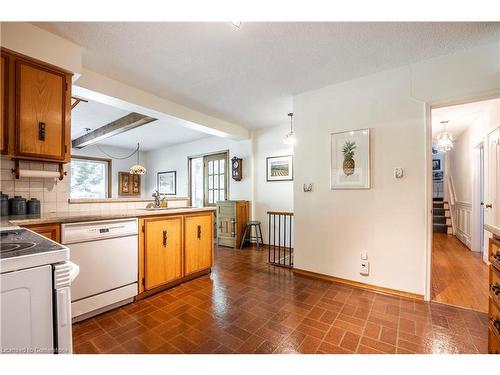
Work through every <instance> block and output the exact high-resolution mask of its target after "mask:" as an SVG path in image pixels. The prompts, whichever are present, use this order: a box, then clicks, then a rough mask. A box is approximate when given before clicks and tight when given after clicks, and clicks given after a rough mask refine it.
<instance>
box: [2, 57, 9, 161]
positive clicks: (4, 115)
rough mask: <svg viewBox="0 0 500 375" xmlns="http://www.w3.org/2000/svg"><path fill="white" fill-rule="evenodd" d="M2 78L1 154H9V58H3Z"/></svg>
mask: <svg viewBox="0 0 500 375" xmlns="http://www.w3.org/2000/svg"><path fill="white" fill-rule="evenodd" d="M0 61H1V76H0V84H1V88H0V152H1V153H2V154H5V153H7V134H8V129H7V88H8V78H9V75H8V69H7V68H8V63H7V57H6V56H4V55H2V56H1V59H0Z"/></svg>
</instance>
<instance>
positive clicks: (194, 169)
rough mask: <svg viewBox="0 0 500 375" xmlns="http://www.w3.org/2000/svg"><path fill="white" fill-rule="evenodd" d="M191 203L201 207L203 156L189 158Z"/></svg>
mask: <svg viewBox="0 0 500 375" xmlns="http://www.w3.org/2000/svg"><path fill="white" fill-rule="evenodd" d="M191 204H192V205H193V206H194V207H203V158H195V159H191Z"/></svg>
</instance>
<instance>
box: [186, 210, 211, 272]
mask: <svg viewBox="0 0 500 375" xmlns="http://www.w3.org/2000/svg"><path fill="white" fill-rule="evenodd" d="M184 244H185V245H184V246H185V247H184V254H185V261H184V262H185V275H189V274H191V273H195V272H198V271H202V270H204V269H207V268H210V267H211V266H212V244H213V226H212V214H209V215H196V216H186V217H185V218H184Z"/></svg>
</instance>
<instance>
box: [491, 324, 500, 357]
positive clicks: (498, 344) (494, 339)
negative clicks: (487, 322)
mask: <svg viewBox="0 0 500 375" xmlns="http://www.w3.org/2000/svg"><path fill="white" fill-rule="evenodd" d="M488 353H490V354H500V339H499V338H498V335H496V334H495V332H493V329H492V328H491V327H488Z"/></svg>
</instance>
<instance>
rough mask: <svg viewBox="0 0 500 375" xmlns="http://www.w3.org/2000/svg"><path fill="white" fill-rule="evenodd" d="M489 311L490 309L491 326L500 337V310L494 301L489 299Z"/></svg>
mask: <svg viewBox="0 0 500 375" xmlns="http://www.w3.org/2000/svg"><path fill="white" fill-rule="evenodd" d="M489 301H490V303H489V309H488V318H489V321H490V325H491V327H492V329H493V330H494V331H495V333H496V334H497V335H498V336H500V308H499V307H498V306H497V304H496V303H495V302H493V299H491V297H490V299H489Z"/></svg>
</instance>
